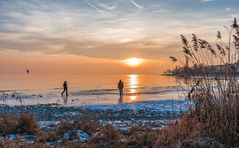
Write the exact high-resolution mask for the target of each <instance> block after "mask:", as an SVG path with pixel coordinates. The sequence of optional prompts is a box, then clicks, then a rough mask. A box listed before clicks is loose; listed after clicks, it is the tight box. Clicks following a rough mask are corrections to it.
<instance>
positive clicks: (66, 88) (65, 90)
mask: <svg viewBox="0 0 239 148" xmlns="http://www.w3.org/2000/svg"><path fill="white" fill-rule="evenodd" d="M63 89H64V90H63V92H62V93H61V95H62V96H63V94H64V93H65V92H66V96H68V87H67V82H66V81H64V83H63Z"/></svg>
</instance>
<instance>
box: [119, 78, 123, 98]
mask: <svg viewBox="0 0 239 148" xmlns="http://www.w3.org/2000/svg"><path fill="white" fill-rule="evenodd" d="M118 89H119V96H120V100H121V102H122V98H123V95H124V94H123V89H124V83H123V81H122V80H119V82H118ZM119 102H120V101H119Z"/></svg>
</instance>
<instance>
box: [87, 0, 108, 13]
mask: <svg viewBox="0 0 239 148" xmlns="http://www.w3.org/2000/svg"><path fill="white" fill-rule="evenodd" d="M84 1H85V2H86V3H87V4H88V5H89V6H91V7H92V8H94V9H96V10H97V11H98V12H100V13H104V11H103V10H100V9H99V8H98V7H96V6H95V5H94V4H92V3H91V2H89V1H88V0H84Z"/></svg>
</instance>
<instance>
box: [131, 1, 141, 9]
mask: <svg viewBox="0 0 239 148" xmlns="http://www.w3.org/2000/svg"><path fill="white" fill-rule="evenodd" d="M130 1H131V3H132V4H133V5H134V6H135V7H137V8H139V9H142V8H144V6H143V5H139V4H137V3H136V2H135V1H134V0H130Z"/></svg>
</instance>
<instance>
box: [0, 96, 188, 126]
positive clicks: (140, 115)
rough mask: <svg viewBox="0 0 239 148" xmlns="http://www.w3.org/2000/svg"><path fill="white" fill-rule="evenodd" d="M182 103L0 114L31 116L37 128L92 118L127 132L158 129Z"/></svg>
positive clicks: (19, 109)
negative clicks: (133, 127) (82, 118)
mask: <svg viewBox="0 0 239 148" xmlns="http://www.w3.org/2000/svg"><path fill="white" fill-rule="evenodd" d="M186 104H187V102H185V101H178V100H174V101H173V102H172V101H169V100H168V101H156V102H154V101H153V102H141V103H134V104H119V105H105V106H104V105H103V106H102V105H98V106H97V105H95V106H62V105H57V104H46V105H29V106H9V105H0V112H1V113H4V114H11V115H19V114H20V113H30V114H32V115H34V116H35V117H36V118H37V120H38V123H39V124H40V126H49V124H57V123H58V122H59V121H62V120H65V121H71V120H74V119H76V118H79V117H80V116H88V117H91V116H92V117H94V118H97V120H99V122H100V124H102V125H107V124H111V125H113V126H115V127H116V128H118V129H121V130H127V129H128V128H130V127H132V126H135V125H138V126H141V127H145V128H161V127H163V126H166V125H168V124H169V123H171V122H173V121H174V120H175V119H177V118H178V117H179V116H180V115H181V113H182V112H184V111H186V108H187V107H186Z"/></svg>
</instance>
